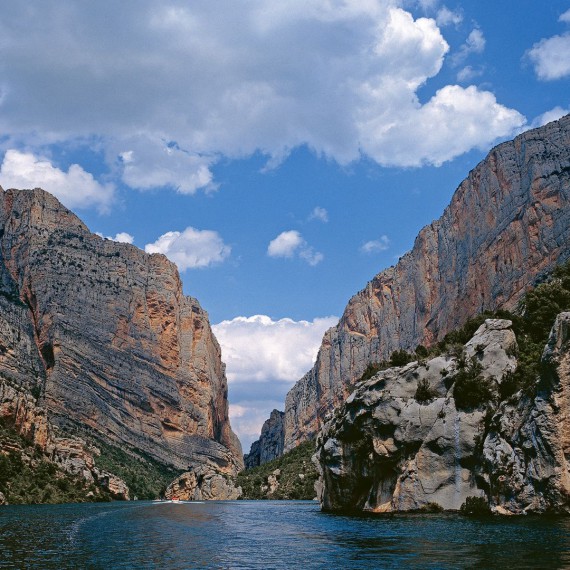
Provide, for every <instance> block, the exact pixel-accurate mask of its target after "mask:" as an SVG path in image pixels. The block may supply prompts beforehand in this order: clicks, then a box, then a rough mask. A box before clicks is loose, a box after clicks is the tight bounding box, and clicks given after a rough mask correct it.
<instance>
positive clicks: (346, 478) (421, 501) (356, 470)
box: [315, 319, 516, 512]
mask: <svg viewBox="0 0 570 570" xmlns="http://www.w3.org/2000/svg"><path fill="white" fill-rule="evenodd" d="M510 326H511V322H510V321H506V320H492V319H491V320H487V321H485V323H484V324H483V325H481V327H480V328H479V329H478V330H477V331H476V333H475V335H474V336H473V338H472V339H471V340H470V341H469V343H467V345H466V346H465V353H467V355H469V354H471V357H472V358H473V359H477V360H479V362H481V364H482V365H483V366H484V367H485V366H486V365H487V366H488V367H489V369H488V370H486V369H485V368H483V372H482V376H483V377H485V376H486V377H487V378H489V379H490V380H491V381H492V382H493V385H494V386H495V388H496V387H497V386H498V385H499V384H500V382H501V381H502V380H503V379H504V378H505V377H506V375H507V374H509V373H510V372H512V371H513V370H514V369H515V367H516V359H515V357H514V352H515V348H516V340H515V337H514V334H513V333H512V330H511V329H510ZM457 369H458V360H457V357H456V356H452V355H447V356H439V357H437V358H434V359H431V360H429V361H428V362H425V363H419V362H413V363H410V364H408V365H407V366H404V367H399V368H390V369H388V370H385V371H382V372H379V373H378V374H376V375H375V376H374V377H373V378H371V379H370V380H368V381H365V382H361V383H359V384H357V386H356V389H355V391H354V392H353V394H352V395H351V396H350V397H349V398H348V399H347V400H346V402H345V404H344V405H342V406H341V407H340V408H339V409H338V410H336V411H335V412H334V414H333V416H332V418H331V419H330V420H329V422H328V423H327V424H326V425H325V426H324V428H323V430H322V432H321V433H320V434H319V437H318V439H317V453H316V455H315V459H316V461H317V464H318V468H319V471H320V476H321V477H320V483H319V486H318V487H319V489H318V493H319V499H320V501H321V505H322V507H323V509H325V510H358V511H372V512H389V511H409V510H415V509H420V508H422V507H423V506H424V505H426V504H427V503H432V502H434V503H438V504H439V505H441V506H442V507H443V508H445V509H449V510H455V509H459V507H460V506H461V505H462V504H463V502H464V501H465V499H466V498H467V497H469V496H483V495H484V491H483V489H482V488H481V487H480V483H481V482H482V481H483V478H484V477H483V475H482V474H480V473H478V472H477V471H476V470H474V466H475V465H476V464H477V461H478V458H479V455H480V447H481V445H482V441H481V437H482V434H483V429H484V422H485V412H484V410H483V409H474V410H457V409H456V406H455V400H454V398H453V381H454V380H453V378H454V376H455V374H456V372H457ZM442 371H445V372H444V374H442ZM420 380H423V381H427V382H429V385H430V387H431V388H432V390H433V391H434V398H433V399H432V400H431V401H428V402H425V403H421V404H420V403H419V402H418V401H416V399H415V394H416V390H417V387H418V383H419V382H420Z"/></svg>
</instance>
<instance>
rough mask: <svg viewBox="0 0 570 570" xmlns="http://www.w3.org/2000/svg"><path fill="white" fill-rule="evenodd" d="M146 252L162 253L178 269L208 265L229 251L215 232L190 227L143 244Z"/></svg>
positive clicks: (214, 263) (218, 260)
mask: <svg viewBox="0 0 570 570" xmlns="http://www.w3.org/2000/svg"><path fill="white" fill-rule="evenodd" d="M144 250H145V251H146V252H147V253H163V254H164V255H166V257H168V259H170V261H172V262H174V263H176V265H177V266H178V269H179V270H180V271H185V270H186V269H195V268H200V267H210V266H211V265H216V264H218V263H221V262H223V261H224V260H225V259H226V258H227V257H228V256H229V255H230V253H231V247H230V246H229V245H226V244H225V243H224V241H223V240H222V238H221V237H220V235H219V234H218V233H217V232H214V231H211V230H197V229H195V228H192V227H188V228H186V229H185V230H184V231H183V232H177V231H174V232H166V233H165V234H163V235H161V236H160V237H159V238H158V239H157V240H156V241H155V242H154V243H148V244H146V245H145V248H144Z"/></svg>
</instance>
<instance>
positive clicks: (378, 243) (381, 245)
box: [360, 235, 390, 253]
mask: <svg viewBox="0 0 570 570" xmlns="http://www.w3.org/2000/svg"><path fill="white" fill-rule="evenodd" d="M389 247H390V240H389V239H388V236H386V235H383V236H380V238H379V239H375V240H371V241H367V242H366V243H365V244H363V245H362V247H361V248H360V251H362V252H363V253H378V252H380V251H386V250H387V249H388V248H389Z"/></svg>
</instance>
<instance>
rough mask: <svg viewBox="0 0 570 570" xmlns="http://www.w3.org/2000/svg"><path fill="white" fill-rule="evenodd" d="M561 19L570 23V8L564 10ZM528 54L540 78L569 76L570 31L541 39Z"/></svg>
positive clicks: (545, 79) (546, 79) (548, 79)
mask: <svg viewBox="0 0 570 570" xmlns="http://www.w3.org/2000/svg"><path fill="white" fill-rule="evenodd" d="M559 20H560V21H561V22H566V23H570V10H567V11H566V12H564V14H562V15H561V16H560V18H559ZM526 55H527V57H528V58H529V59H530V61H531V62H532V63H533V65H534V71H535V73H536V75H537V77H538V78H539V79H542V80H544V81H552V80H555V79H562V78H563V77H567V76H569V75H570V32H566V33H564V34H562V35H557V36H552V37H551V38H544V39H542V40H540V41H539V42H538V43H536V44H534V45H533V46H532V48H531V49H530V50H529V51H528V52H527V54H526Z"/></svg>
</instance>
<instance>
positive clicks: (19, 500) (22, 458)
mask: <svg viewBox="0 0 570 570" xmlns="http://www.w3.org/2000/svg"><path fill="white" fill-rule="evenodd" d="M0 449H3V450H4V452H3V453H1V454H0V492H1V493H3V494H4V496H5V497H6V500H7V501H8V503H10V504H30V503H31V504H37V503H52V504H53V503H80V502H86V501H109V500H111V497H110V496H109V494H108V493H106V492H105V491H104V490H103V489H100V488H98V487H96V486H95V485H93V484H91V485H89V484H88V483H87V482H86V481H85V480H84V479H83V478H81V477H79V476H73V475H70V474H69V473H66V472H65V471H63V470H61V469H59V467H58V466H57V465H56V464H55V463H52V462H51V461H48V460H47V459H46V458H45V457H44V456H43V455H42V453H41V452H40V451H39V450H38V449H37V448H36V447H34V446H33V445H32V444H30V443H29V442H28V441H26V440H25V439H24V438H22V437H21V436H20V435H19V434H18V433H17V432H16V430H15V429H14V428H13V427H12V426H10V425H9V424H8V423H7V422H0ZM6 450H9V451H6Z"/></svg>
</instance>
